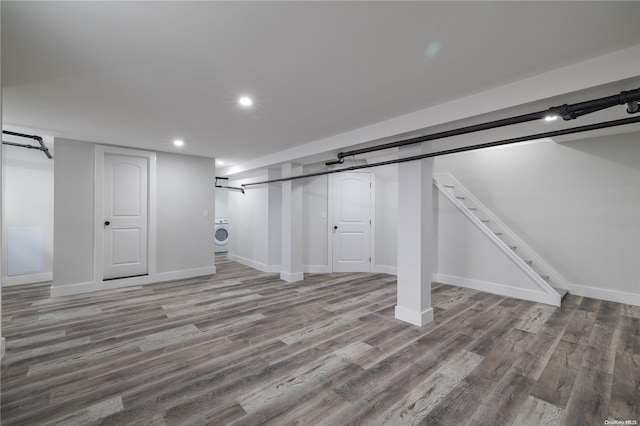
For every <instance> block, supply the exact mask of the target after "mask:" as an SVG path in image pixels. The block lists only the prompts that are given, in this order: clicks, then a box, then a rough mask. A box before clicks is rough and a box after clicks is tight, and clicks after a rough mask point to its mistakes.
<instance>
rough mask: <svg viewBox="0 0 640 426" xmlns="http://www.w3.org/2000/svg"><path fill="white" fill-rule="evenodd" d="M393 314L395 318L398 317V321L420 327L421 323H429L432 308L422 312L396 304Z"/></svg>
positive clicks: (431, 317) (431, 318)
mask: <svg viewBox="0 0 640 426" xmlns="http://www.w3.org/2000/svg"><path fill="white" fill-rule="evenodd" d="M395 316H396V319H399V320H400V321H404V322H408V323H409V324H413V325H417V326H419V327H422V326H423V325H425V324H429V323H430V322H432V321H433V308H429V309H427V310H426V311H423V312H418V311H415V310H413V309H409V308H406V307H404V306H398V305H396V310H395Z"/></svg>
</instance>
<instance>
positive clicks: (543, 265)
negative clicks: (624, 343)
mask: <svg viewBox="0 0 640 426" xmlns="http://www.w3.org/2000/svg"><path fill="white" fill-rule="evenodd" d="M435 180H437V181H438V182H440V183H441V184H443V183H444V182H450V183H452V184H453V185H455V187H456V191H460V192H461V193H463V194H464V196H465V197H466V198H467V200H465V201H468V202H469V203H470V204H472V205H474V206H476V207H477V208H478V210H479V211H481V212H482V214H483V216H485V217H486V218H487V219H489V222H490V223H491V224H492V226H495V227H497V228H498V229H499V230H500V231H501V232H503V233H504V239H506V240H508V241H511V242H512V243H513V244H514V245H516V246H517V247H518V251H519V253H520V256H518V257H520V258H521V259H522V257H523V252H524V253H526V254H525V255H524V256H525V257H526V258H527V259H530V260H532V261H533V264H534V265H536V268H537V269H539V270H540V271H542V272H543V273H544V274H546V275H548V276H549V277H550V281H549V282H547V283H548V284H551V287H552V288H553V287H556V288H560V289H563V290H566V291H567V292H570V291H571V285H570V284H569V282H568V281H567V280H566V279H565V278H564V277H563V276H562V275H561V274H560V273H559V272H558V271H557V270H556V269H555V268H553V267H552V266H551V265H550V264H548V263H547V262H546V261H545V260H544V259H543V258H542V257H541V256H540V255H539V254H538V253H537V252H536V251H535V250H533V249H532V248H531V247H529V245H528V244H527V243H526V242H525V241H524V240H523V239H522V238H520V237H519V236H518V235H517V234H516V233H515V232H513V231H512V230H511V229H510V228H509V227H508V226H507V225H505V224H504V223H503V222H502V221H501V220H500V218H499V217H498V216H496V215H495V214H494V213H493V212H492V211H491V210H489V208H487V207H486V206H485V205H484V204H482V202H480V200H478V199H477V198H476V197H475V196H474V195H473V194H472V193H471V192H470V191H469V190H468V189H467V188H466V187H465V186H464V185H462V183H461V182H460V181H458V180H457V179H456V178H455V176H453V175H452V174H451V173H438V174H437V175H436V176H435V177H434V181H435ZM447 192H449V191H447ZM455 201H456V202H457V203H458V204H460V205H461V206H462V207H463V208H464V207H466V206H465V204H464V203H460V202H459V201H458V200H457V199H456V200H455ZM474 216H475V215H474ZM483 225H484V224H483ZM484 226H486V225H484ZM498 239H499V240H500V238H498ZM503 242H504V241H503ZM527 266H528V265H527Z"/></svg>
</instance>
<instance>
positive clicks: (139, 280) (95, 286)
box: [51, 266, 216, 297]
mask: <svg viewBox="0 0 640 426" xmlns="http://www.w3.org/2000/svg"><path fill="white" fill-rule="evenodd" d="M215 273H216V267H215V266H205V267H202V268H193V269H185V270H182V271H170V272H159V273H155V274H150V275H145V276H143V277H133V278H123V279H120V280H108V281H102V282H86V283H78V284H68V285H58V286H55V285H52V286H51V297H61V296H72V295H74V294H82V293H91V292H94V291H101V290H113V289H116V288H123V287H133V286H139V285H144V284H153V283H158V282H164V281H173V280H184V279H188V278H193V277H200V276H203V275H213V274H215Z"/></svg>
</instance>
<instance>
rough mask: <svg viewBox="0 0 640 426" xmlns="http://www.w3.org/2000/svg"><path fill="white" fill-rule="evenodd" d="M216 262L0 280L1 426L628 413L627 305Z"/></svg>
mask: <svg viewBox="0 0 640 426" xmlns="http://www.w3.org/2000/svg"><path fill="white" fill-rule="evenodd" d="M216 261H217V267H218V274H217V275H215V276H209V277H201V278H198V279H190V280H183V281H174V282H168V283H159V284H152V285H145V286H140V287H134V288H127V289H120V290H114V291H108V292H99V293H92V294H85V295H78V296H71V297H64V298H58V299H50V298H49V289H48V286H47V285H29V286H21V287H9V288H4V289H3V290H2V291H3V298H2V303H3V308H2V314H3V320H2V326H3V335H4V336H5V337H6V345H7V352H6V355H5V357H4V359H3V360H2V393H1V400H2V424H3V425H7V426H8V425H44V424H46V425H94V424H95V425H199V424H214V425H227V424H233V425H256V424H273V425H296V424H305V425H308V424H324V425H346V424H365V425H370V424H371V425H374V424H380V425H405V424H407V425H409V424H428V425H465V424H466V425H474V426H475V425H536V426H539V425H603V424H604V420H605V419H609V420H614V419H615V420H639V421H640V308H638V307H634V306H630V305H621V304H617V303H611V302H605V301H599V300H594V299H587V298H581V297H576V296H571V295H569V296H567V297H566V298H565V300H564V303H563V307H562V308H558V309H556V308H554V307H551V306H546V305H541V304H536V303H532V302H527V301H522V300H516V299H510V298H505V297H501V296H496V295H492V294H487V293H481V292H477V291H473V290H468V289H462V288H456V287H451V286H446V285H438V284H436V285H434V286H433V296H432V299H433V306H434V311H435V321H434V323H432V324H430V325H429V326H425V327H422V328H420V327H415V326H412V325H409V324H406V323H403V322H400V321H398V320H396V319H395V318H394V305H395V302H396V297H395V277H392V276H389V275H384V274H356V273H351V274H328V275H307V276H306V279H305V280H304V281H303V282H299V283H286V282H283V281H280V280H279V279H278V277H277V276H276V275H275V274H265V273H261V272H259V271H256V270H253V269H250V268H247V267H244V266H242V265H239V264H237V263H234V262H230V261H227V260H226V259H224V258H223V257H217V260H216Z"/></svg>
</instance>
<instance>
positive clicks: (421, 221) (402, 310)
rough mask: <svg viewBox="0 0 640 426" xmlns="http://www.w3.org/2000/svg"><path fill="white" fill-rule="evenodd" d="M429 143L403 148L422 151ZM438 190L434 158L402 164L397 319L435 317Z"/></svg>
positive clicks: (405, 151) (417, 320)
mask: <svg viewBox="0 0 640 426" xmlns="http://www.w3.org/2000/svg"><path fill="white" fill-rule="evenodd" d="M424 152H425V144H422V145H415V146H409V147H406V148H403V149H401V150H400V154H401V155H400V156H401V157H409V156H414V155H420V154H422V153H424ZM437 207H438V205H437V194H436V193H435V188H434V186H433V158H427V159H423V160H417V161H410V162H407V163H400V164H399V165H398V290H397V291H398V304H397V305H396V309H395V316H396V318H397V319H399V320H402V321H406V322H408V323H411V324H415V325H418V326H422V325H425V324H427V323H429V322H431V321H433V309H432V307H431V280H432V276H433V273H434V272H435V271H434V269H435V267H436V265H437V263H436V256H437V227H436V225H437V222H436V220H437Z"/></svg>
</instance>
